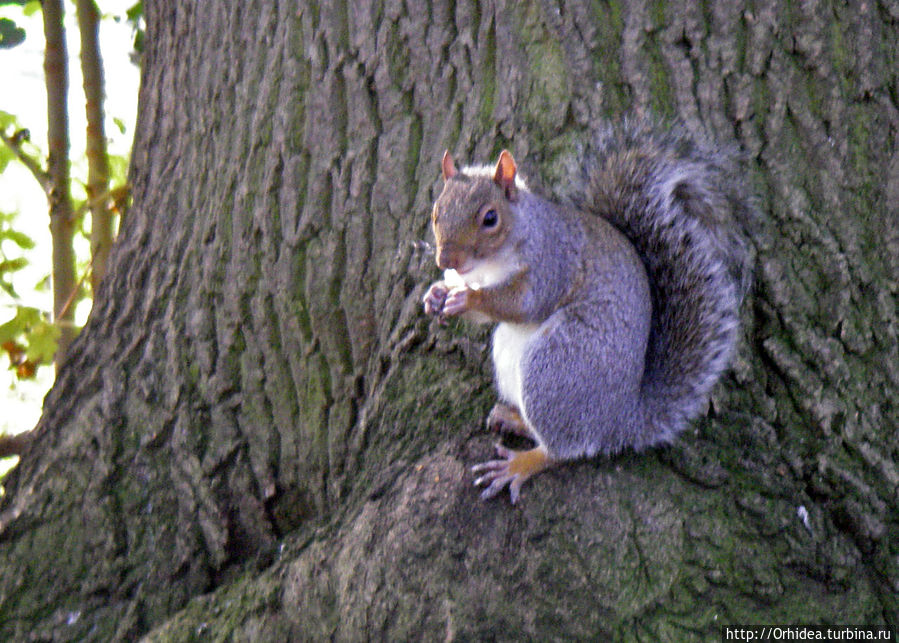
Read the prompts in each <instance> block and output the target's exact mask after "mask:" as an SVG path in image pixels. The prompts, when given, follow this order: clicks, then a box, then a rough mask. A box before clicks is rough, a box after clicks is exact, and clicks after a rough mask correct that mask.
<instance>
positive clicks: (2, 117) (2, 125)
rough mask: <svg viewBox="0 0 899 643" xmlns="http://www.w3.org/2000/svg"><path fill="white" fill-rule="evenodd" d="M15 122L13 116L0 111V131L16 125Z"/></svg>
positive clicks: (16, 120)
mask: <svg viewBox="0 0 899 643" xmlns="http://www.w3.org/2000/svg"><path fill="white" fill-rule="evenodd" d="M17 122H18V119H17V118H16V117H15V116H13V115H12V114H10V113H9V112H4V111H3V110H2V109H0V129H2V130H5V129H6V128H7V127H9V126H10V125H16V123H17Z"/></svg>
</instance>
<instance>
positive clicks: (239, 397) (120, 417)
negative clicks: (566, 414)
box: [0, 0, 899, 641]
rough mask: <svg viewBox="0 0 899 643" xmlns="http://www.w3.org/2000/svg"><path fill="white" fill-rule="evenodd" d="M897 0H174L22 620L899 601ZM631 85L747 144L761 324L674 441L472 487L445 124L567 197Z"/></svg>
mask: <svg viewBox="0 0 899 643" xmlns="http://www.w3.org/2000/svg"><path fill="white" fill-rule="evenodd" d="M891 11H893V10H892V9H891V8H890V7H887V6H886V5H883V4H882V3H881V4H876V3H868V4H866V5H864V6H858V7H854V8H849V7H845V6H843V5H838V4H827V3H817V4H816V3H805V4H802V5H784V4H783V3H778V2H775V1H774V0H771V1H768V2H759V3H755V4H754V5H753V6H752V7H750V8H747V7H745V6H744V4H743V3H737V2H722V3H714V5H712V4H710V3H702V2H685V3H679V4H677V5H673V4H671V5H665V6H662V5H659V6H656V5H650V4H649V3H644V2H632V3H627V5H626V6H625V5H621V6H619V5H607V4H603V3H593V2H578V1H574V0H572V1H560V2H544V3H518V2H502V1H500V2H496V3H492V4H487V3H484V4H479V3H443V2H434V3H425V4H421V5H415V7H414V8H412V6H411V5H406V4H399V3H392V2H383V3H382V2H358V3H343V2H328V3H314V2H304V3H291V2H286V3H253V4H251V3H245V2H239V1H237V0H232V1H230V2H229V1H221V2H215V3H196V2H179V1H176V0H169V1H162V0H160V1H158V2H152V3H147V5H146V18H147V39H146V42H147V49H146V53H145V56H144V68H143V79H142V85H141V95H140V107H139V117H138V126H137V131H136V140H135V147H134V151H133V156H132V170H131V182H132V185H133V195H134V207H133V209H132V211H131V213H130V215H129V217H128V218H127V220H126V221H125V222H124V224H123V227H122V230H121V232H120V238H119V240H118V241H117V243H116V246H115V248H114V249H113V252H112V255H111V259H110V269H109V272H108V274H107V283H108V287H104V288H102V289H101V292H100V296H99V298H98V300H97V301H96V302H95V305H94V311H93V313H92V315H91V319H90V321H89V323H88V325H87V327H86V328H85V330H84V332H83V333H82V335H81V336H80V337H79V338H78V340H76V342H75V343H74V344H73V345H72V349H71V356H70V358H69V360H68V361H67V362H66V365H65V366H64V367H63V369H62V370H61V371H60V374H59V378H58V381H57V384H56V386H55V387H54V389H53V391H52V392H51V393H50V395H49V396H48V398H47V401H46V404H45V413H44V416H43V418H42V420H41V423H40V425H39V427H38V429H37V434H36V436H35V439H34V441H33V442H32V444H31V446H30V447H29V448H28V449H26V452H25V453H24V454H23V457H22V462H21V464H20V465H19V467H18V468H17V469H16V470H15V471H14V472H13V473H12V474H11V475H10V477H9V478H8V479H7V481H5V485H6V495H5V496H4V497H3V499H2V504H0V561H2V564H0V616H2V617H3V618H2V619H0V633H2V634H4V635H7V636H9V637H13V638H14V637H19V638H22V637H24V636H26V635H27V636H32V637H38V638H39V637H42V636H43V637H47V638H57V639H67V638H69V639H79V638H94V639H101V640H105V639H110V638H130V637H134V636H137V635H140V634H144V633H149V636H148V638H149V640H166V641H167V640H187V639H190V638H191V637H196V636H210V637H212V638H222V639H228V638H230V639H234V640H290V639H293V640H309V639H312V640H319V639H325V640H328V639H330V640H358V639H365V638H373V639H384V640H409V639H427V640H434V639H446V640H536V639H541V640H555V639H561V640H571V639H584V640H617V639H625V640H638V639H640V640H691V639H701V640H720V639H721V636H722V633H723V628H724V626H725V625H763V624H764V625H788V624H797V623H811V624H816V623H817V624H836V625H848V624H858V625H860V624H870V625H882V626H886V627H891V628H894V629H895V628H896V627H897V624H899V603H897V598H896V597H897V588H899V566H897V559H896V553H895V545H894V543H896V542H897V541H899V518H897V509H896V507H897V502H896V495H895V494H896V485H897V480H899V475H897V473H896V471H897V462H896V461H897V456H896V449H895V444H896V427H897V426H899V417H897V414H899V410H897V406H896V405H895V397H896V391H897V388H899V387H897V384H899V376H897V366H896V365H897V364H899V359H897V357H899V356H897V337H896V332H897V328H899V323H897V322H899V320H897V304H896V301H897V299H896V298H897V293H896V283H897V281H899V279H897V277H899V271H897V262H896V256H899V242H897V239H899V238H897V234H896V232H895V229H894V226H893V227H891V223H892V218H893V213H894V212H895V211H896V205H897V203H896V199H897V194H899V189H897V185H899V171H897V168H899V162H897V158H899V141H897V137H899V133H897V132H899V118H897V107H896V99H895V97H896V96H897V77H896V74H895V69H894V66H893V61H894V60H895V54H896V49H897V46H899V45H897V43H899V19H897V17H899V14H897V13H896V12H895V11H893V12H892V13H891ZM632 110H635V111H638V112H639V111H654V112H657V113H660V114H662V115H670V116H675V115H677V116H679V117H680V119H681V120H682V121H683V122H684V123H685V126H686V127H687V128H688V129H690V130H692V131H694V132H696V133H698V134H702V133H704V134H707V135H710V136H714V137H715V138H717V139H718V140H721V141H723V142H724V143H725V144H739V145H742V146H743V147H744V149H745V150H746V152H747V156H748V161H749V165H750V168H751V170H750V171H751V174H752V176H751V179H753V180H754V181H755V182H756V184H757V189H758V193H759V195H760V203H761V206H762V209H763V211H764V218H763V220H762V221H760V222H759V225H758V229H757V230H755V231H754V234H753V242H754V244H755V246H756V249H757V252H758V262H757V270H756V281H755V287H754V291H753V293H752V294H751V296H750V297H749V299H748V300H747V302H746V307H745V309H744V322H745V325H744V336H743V342H742V345H741V348H740V354H739V356H738V358H737V360H736V363H735V366H734V369H733V372H732V374H731V375H729V376H728V377H727V378H726V380H725V382H723V383H722V384H721V385H720V386H719V387H718V388H717V389H716V393H715V395H714V396H713V399H712V403H711V404H710V408H709V411H708V413H707V415H706V417H704V418H702V420H701V421H699V422H697V423H696V425H695V427H694V429H693V430H691V431H688V432H687V434H685V435H684V436H683V437H682V439H681V440H680V441H679V442H678V444H676V445H674V446H672V447H670V448H666V449H659V450H656V451H653V452H650V453H641V454H624V455H622V456H619V457H617V458H614V459H611V460H610V459H602V458H598V459H594V460H590V461H586V462H581V463H574V464H571V465H570V466H566V467H562V468H559V469H557V470H554V471H551V472H547V473H546V474H544V475H542V476H540V477H538V478H535V479H534V480H533V481H531V482H530V483H529V484H528V487H526V489H525V491H526V493H525V495H524V496H523V498H522V500H521V502H520V503H519V504H518V505H516V506H514V507H513V506H510V505H509V504H508V503H507V502H505V501H504V500H499V499H497V500H495V501H493V502H488V503H484V502H480V501H479V500H478V497H477V490H476V489H475V488H474V487H473V485H472V477H471V475H470V474H469V472H468V469H469V467H470V466H471V465H472V464H473V463H476V462H479V461H481V460H482V459H483V458H484V457H485V456H486V455H488V454H489V452H490V449H491V448H492V443H493V440H494V438H493V437H492V436H490V435H487V434H486V432H485V431H484V430H483V428H482V422H483V417H484V415H485V414H486V412H487V410H488V409H489V408H490V405H491V404H492V402H493V400H494V395H493V393H492V391H491V386H490V372H489V366H488V364H487V359H488V355H487V353H488V351H487V341H488V338H489V331H488V330H487V329H476V328H473V327H470V326H467V325H465V324H463V323H458V324H456V323H453V324H451V325H450V326H448V327H441V326H439V325H438V324H436V323H430V322H429V321H428V320H427V319H425V318H424V316H423V315H422V314H421V311H420V300H421V296H422V294H423V292H424V288H425V287H426V285H427V284H428V282H429V281H431V280H432V279H433V278H434V276H435V275H436V272H437V271H436V269H435V268H434V267H433V257H432V256H427V254H426V253H425V252H422V251H421V250H422V248H423V244H422V241H423V240H424V239H425V238H426V235H427V225H428V219H429V212H430V205H431V203H432V201H433V199H434V197H435V196H436V194H437V191H438V190H439V188H440V186H441V179H440V172H439V159H440V156H441V154H442V153H443V150H444V149H446V148H449V149H451V150H452V151H453V152H454V153H455V156H456V158H458V159H459V160H460V161H463V160H470V161H474V162H484V161H487V160H489V159H492V158H495V155H496V153H497V152H498V151H499V150H500V149H501V148H503V147H508V148H510V149H512V150H513V151H514V153H515V157H516V159H519V160H520V161H522V163H521V166H522V172H523V173H524V174H525V176H526V177H527V178H528V179H529V184H530V185H531V186H532V187H534V188H535V189H537V190H540V191H542V192H544V193H546V194H552V193H553V191H554V190H555V189H561V188H563V187H564V185H565V181H566V177H567V176H568V175H569V174H570V173H571V172H572V171H576V168H574V167H573V166H572V163H573V159H574V158H576V154H577V152H576V150H577V147H578V145H579V142H580V141H581V140H582V139H583V137H585V136H588V135H589V131H590V129H591V128H593V127H595V126H596V124H597V123H598V122H599V121H600V120H601V119H603V118H605V117H612V118H618V117H621V116H622V115H623V114H625V113H628V112H629V111H632ZM45 579H52V580H45Z"/></svg>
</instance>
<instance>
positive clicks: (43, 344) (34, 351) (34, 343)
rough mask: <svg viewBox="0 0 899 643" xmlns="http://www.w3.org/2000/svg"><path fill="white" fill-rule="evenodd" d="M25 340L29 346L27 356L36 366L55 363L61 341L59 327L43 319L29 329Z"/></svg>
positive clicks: (26, 351) (26, 350)
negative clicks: (58, 344) (54, 356)
mask: <svg viewBox="0 0 899 643" xmlns="http://www.w3.org/2000/svg"><path fill="white" fill-rule="evenodd" d="M29 330H30V332H29V333H28V334H27V335H26V337H25V339H26V340H27V342H28V345H27V347H26V349H25V355H26V356H27V357H28V359H30V360H31V361H32V362H35V363H36V364H49V363H50V362H52V361H53V355H54V354H55V353H56V346H57V343H58V341H59V327H57V325H56V324H52V323H50V322H49V321H47V320H46V319H41V320H40V321H39V322H38V323H37V324H34V325H33V326H31V328H30V329H29Z"/></svg>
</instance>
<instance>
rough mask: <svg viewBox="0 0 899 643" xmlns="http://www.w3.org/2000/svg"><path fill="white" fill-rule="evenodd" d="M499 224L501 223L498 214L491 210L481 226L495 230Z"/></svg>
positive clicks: (482, 220)
mask: <svg viewBox="0 0 899 643" xmlns="http://www.w3.org/2000/svg"><path fill="white" fill-rule="evenodd" d="M497 223H499V215H498V214H497V213H496V210H494V209H493V208H490V209H489V210H487V211H486V212H485V213H484V218H483V219H481V225H482V226H484V227H485V228H493V227H495V226H496V224H497Z"/></svg>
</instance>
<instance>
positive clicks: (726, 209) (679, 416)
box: [570, 121, 756, 447]
mask: <svg viewBox="0 0 899 643" xmlns="http://www.w3.org/2000/svg"><path fill="white" fill-rule="evenodd" d="M582 158H583V162H582V164H581V167H582V168H583V171H582V174H581V176H580V177H578V180H576V181H574V182H573V183H572V185H571V186H570V190H571V192H570V194H571V199H572V201H573V202H574V203H575V204H576V207H578V209H580V210H582V211H586V212H590V213H592V214H595V215H599V216H601V217H603V218H605V219H606V220H608V221H610V222H611V223H612V224H613V225H615V226H616V227H617V228H619V229H620V230H621V231H622V232H624V234H625V235H626V236H627V237H628V238H629V239H630V240H631V242H632V243H633V244H634V246H635V247H636V249H637V252H638V253H639V254H640V256H641V258H642V259H643V262H644V264H645V265H646V269H647V272H648V273H649V281H650V283H651V285H652V294H653V317H652V330H651V334H650V342H649V346H648V350H647V355H646V365H645V372H644V375H643V384H642V394H641V398H642V401H643V408H644V414H645V423H646V426H645V429H644V430H643V431H642V432H641V435H640V436H639V437H637V436H635V439H634V441H633V444H632V446H635V447H640V446H649V445H652V444H656V443H660V442H668V441H670V440H671V439H672V438H674V436H675V435H676V434H677V433H678V432H680V431H681V430H682V429H683V428H684V427H685V425H686V424H687V422H688V421H689V420H690V419H692V418H693V417H695V416H696V414H697V413H698V412H699V411H700V410H701V409H702V407H703V406H704V404H705V402H706V399H707V397H708V393H709V391H710V390H711V388H712V386H713V385H714V384H715V382H717V380H718V378H719V377H720V375H721V373H722V372H723V371H724V370H725V369H726V368H727V366H728V364H729V362H730V359H731V356H732V353H733V350H734V346H735V344H736V340H737V333H738V326H739V308H740V303H741V301H742V298H743V296H744V294H745V292H746V290H747V288H748V285H749V281H750V265H751V256H750V251H749V246H748V244H747V241H746V238H745V235H744V230H745V226H747V225H748V224H749V223H750V222H751V220H752V219H753V218H754V217H755V216H756V214H755V211H754V206H753V203H752V200H751V199H750V197H749V196H748V194H747V191H746V188H745V181H744V180H743V179H742V178H741V176H740V174H739V173H738V165H737V161H738V156H737V154H736V153H734V152H733V151H730V150H714V149H711V148H709V147H706V146H702V145H699V144H697V143H696V142H695V141H694V140H692V139H690V138H689V137H688V136H687V135H686V134H685V133H684V132H683V131H682V130H681V129H679V128H667V129H664V130H661V129H657V128H656V127H654V126H653V125H652V124H650V123H648V122H646V121H636V122H625V123H623V124H622V125H621V126H619V127H612V126H607V127H604V128H602V129H601V130H600V131H599V132H598V133H597V134H596V135H595V137H594V138H593V140H592V141H590V143H589V144H588V145H587V146H586V149H585V150H584V151H583V155H582Z"/></svg>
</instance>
